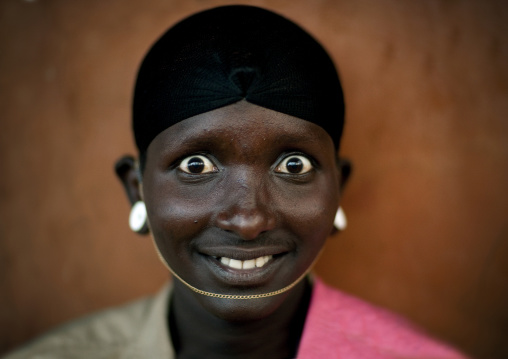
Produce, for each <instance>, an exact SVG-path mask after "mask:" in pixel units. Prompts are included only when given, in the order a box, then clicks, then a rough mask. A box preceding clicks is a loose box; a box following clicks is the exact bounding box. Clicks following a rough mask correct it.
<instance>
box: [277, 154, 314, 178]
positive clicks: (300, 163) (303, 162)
mask: <svg viewBox="0 0 508 359" xmlns="http://www.w3.org/2000/svg"><path fill="white" fill-rule="evenodd" d="M313 168H314V167H313V166H312V164H311V163H310V160H309V159H308V158H307V157H305V156H302V155H289V156H287V157H285V158H284V159H283V160H282V161H281V162H280V163H279V164H278V165H277V167H276V168H275V172H279V173H289V174H298V175H302V174H305V173H308V172H310V171H312V169H313Z"/></svg>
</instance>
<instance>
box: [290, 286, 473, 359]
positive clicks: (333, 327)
mask: <svg viewBox="0 0 508 359" xmlns="http://www.w3.org/2000/svg"><path fill="white" fill-rule="evenodd" d="M298 358H299V359H315V358H320V359H321V358H323V359H325V358H326V359H393V358H401V359H409V358H411V359H464V358H466V356H464V355H463V354H461V353H459V352H457V351H456V350H454V349H452V348H451V347H449V346H447V345H445V344H443V343H440V342H438V341H436V340H435V339H431V338H429V337H428V336H426V335H425V334H423V333H421V332H419V331H418V330H417V329H416V328H414V327H413V326H411V324H409V323H408V322H407V321H406V320H404V319H403V318H401V317H399V316H397V315H395V314H393V313H390V312H388V311H386V310H384V309H381V308H377V307H375V306H373V305H371V304H368V303H367V302H364V301H362V300H360V299H358V298H355V297H352V296H349V295H347V294H344V293H341V292H339V291H338V290H336V289H332V288H330V287H328V286H326V285H325V284H324V283H323V282H321V281H319V280H316V281H315V283H314V290H313V293H312V299H311V303H310V308H309V313H308V314H307V320H306V322H305V327H304V330H303V335H302V339H301V342H300V347H299V349H298Z"/></svg>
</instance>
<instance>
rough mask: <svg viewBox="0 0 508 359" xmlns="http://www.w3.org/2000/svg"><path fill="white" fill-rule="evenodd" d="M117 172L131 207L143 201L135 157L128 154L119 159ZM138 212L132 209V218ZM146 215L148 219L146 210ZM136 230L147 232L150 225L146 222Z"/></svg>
mask: <svg viewBox="0 0 508 359" xmlns="http://www.w3.org/2000/svg"><path fill="white" fill-rule="evenodd" d="M115 172H116V175H117V176H118V179H120V182H121V183H122V185H123V188H124V190H125V193H126V194H127V198H128V200H129V202H130V204H131V207H132V206H134V204H135V203H136V202H139V201H143V193H142V190H141V178H140V174H139V171H138V169H137V166H136V161H135V159H134V157H133V156H129V155H126V156H122V157H121V158H120V159H118V160H117V161H116V162H115ZM137 207H139V206H137ZM143 208H144V207H143ZM137 214H138V213H137V212H135V213H134V212H132V209H131V218H132V216H133V215H134V216H136V215H137ZM144 216H145V221H146V210H145V215H144ZM133 230H134V229H133ZM134 231H136V232H137V233H139V234H147V233H148V225H147V224H146V223H145V224H144V225H143V227H142V228H141V229H139V230H137V229H136V230H134Z"/></svg>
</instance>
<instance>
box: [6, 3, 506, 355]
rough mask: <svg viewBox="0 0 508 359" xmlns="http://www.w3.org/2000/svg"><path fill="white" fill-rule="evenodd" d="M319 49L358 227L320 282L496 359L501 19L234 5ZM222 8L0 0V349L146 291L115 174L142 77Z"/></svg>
mask: <svg viewBox="0 0 508 359" xmlns="http://www.w3.org/2000/svg"><path fill="white" fill-rule="evenodd" d="M238 2H240V3H246V4H256V5H261V6H265V7H268V8H271V9H274V10H276V11H278V12H281V13H283V14H285V15H286V16H288V17H290V18H292V19H294V20H296V21H297V22H298V23H300V24H301V25H303V26H304V27H305V28H307V29H308V30H310V31H311V32H312V33H313V34H314V35H315V36H316V37H317V38H319V39H320V40H321V41H322V42H323V43H324V45H325V47H327V48H328V49H329V51H330V52H331V54H332V56H333V57H334V59H335V60H336V63H337V64H338V66H339V69H340V73H341V76H342V79H343V84H344V90H345V96H346V104H347V126H346V133H345V140H344V146H343V150H344V151H343V152H344V154H345V155H347V156H349V157H350V158H351V159H352V160H353V162H354V164H355V171H354V175H353V177H352V179H351V182H350V184H349V186H348V188H347V189H346V193H345V196H344V208H345V210H346V212H347V214H348V216H349V221H350V227H349V228H348V229H347V231H345V232H344V233H342V234H340V235H337V236H335V237H334V238H332V239H331V240H330V242H329V245H328V250H327V252H326V253H325V255H324V256H323V258H322V260H321V261H320V263H319V265H318V272H319V273H320V274H321V275H322V276H323V277H324V278H325V279H326V280H327V281H328V282H329V283H332V284H334V285H335V286H337V287H340V288H342V289H343V290H347V291H349V292H352V293H354V294H356V295H359V296H362V297H364V298H367V299H368V300H370V301H372V302H374V303H377V304H380V305H383V306H386V307H388V308H391V309H392V310H395V311H398V312H400V313H402V314H404V315H406V316H407V317H409V318H410V319H412V320H413V321H415V322H416V323H418V324H419V325H420V326H422V327H423V328H425V329H426V330H428V331H429V332H430V333H432V334H433V335H436V336H439V337H441V338H443V339H445V340H448V341H450V342H452V343H454V344H455V345H457V346H459V347H461V348H463V349H464V350H467V351H469V352H471V353H473V354H475V355H476V356H478V357H482V358H483V357H484V358H506V357H508V343H507V342H506V337H507V336H508V304H507V303H508V281H507V278H508V260H507V258H508V219H507V214H508V193H507V190H506V186H507V184H508V68H507V64H508V41H507V38H508V37H507V35H508V6H507V5H506V3H505V2H503V1H502V0H499V1H495V0H488V1H487V0H484V1H478V0H476V1H475V0H469V1H468V0H455V1H447V0H418V1H417V0H413V1H401V0H385V1H377V0H355V1H347V0H328V1H327V0H313V1H303V0H301V1H299V0H292V1H289V0H278V1H275V0H272V1H238ZM226 3H231V2H230V1H211V0H193V1H189V0H187V1H184V0H164V1H163V0H146V1H143V2H141V1H134V0H130V1H125V0H124V1H120V0H110V1H100V0H86V1H85V0H82V1H81V0H80V1H64V0H51V1H50V0H32V1H21V0H6V1H2V2H1V3H0V53H1V54H0V95H1V96H0V124H1V130H0V168H1V170H2V175H1V176H0V196H1V197H0V198H1V199H0V323H1V324H0V326H1V328H0V351H5V350H7V349H8V348H11V347H13V346H14V345H18V344H20V343H22V342H24V341H26V340H27V339H29V338H31V337H33V336H34V335H36V334H39V333H41V332H43V331H45V330H47V329H49V328H51V327H53V326H55V325H57V324H58V323H61V322H63V321H66V320H68V319H70V318H73V317H75V316H78V315H82V314H85V313H87V312H90V311H92V310H96V309H99V308H101V307H104V306H109V305H114V304H117V303H120V302H123V301H125V300H128V299H131V298H134V297H137V296H139V295H142V294H144V293H150V292H153V291H155V290H156V289H157V288H158V287H159V286H160V285H161V283H162V282H164V281H165V280H166V278H167V274H166V273H165V270H164V269H163V268H162V266H161V265H160V264H159V262H158V260H157V258H156V256H155V254H154V252H153V249H152V247H151V243H150V241H149V240H148V239H145V238H140V237H137V236H136V235H134V234H132V233H130V232H129V230H128V228H127V216H128V212H129V208H128V205H127V201H126V199H125V198H124V196H123V193H122V190H121V187H120V185H119V184H118V183H116V179H115V178H114V176H113V169H112V168H113V167H112V165H113V162H114V161H115V159H117V158H118V157H119V156H120V155H122V154H124V153H126V152H127V153H128V152H130V153H133V152H134V150H133V145H132V140H131V134H130V128H129V120H130V113H129V109H130V98H131V89H132V85H133V81H134V76H135V72H136V69H137V66H138V63H139V61H140V59H141V58H142V56H143V54H144V52H145V51H146V50H147V48H148V47H149V45H150V44H151V43H152V42H153V41H154V39H155V38H156V37H157V36H159V35H160V34H161V33H162V32H163V31H164V30H165V29H166V28H167V27H168V26H169V25H170V24H172V23H174V22H175V21H177V20H178V19H180V18H182V17H183V16H185V15H187V14H189V13H192V12H194V11H197V10H200V9H203V8H208V7H211V6H214V5H219V4H226Z"/></svg>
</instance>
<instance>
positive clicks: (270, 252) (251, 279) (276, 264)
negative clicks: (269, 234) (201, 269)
mask: <svg viewBox="0 0 508 359" xmlns="http://www.w3.org/2000/svg"><path fill="white" fill-rule="evenodd" d="M205 252H206V253H203V252H201V255H202V256H203V258H204V259H205V262H206V263H208V265H209V268H210V269H211V272H212V273H214V274H215V276H216V278H217V279H219V281H220V282H222V283H224V284H227V285H233V286H237V285H241V286H259V285H262V284H263V283H266V281H268V280H269V279H270V278H272V277H273V276H274V275H275V274H276V273H277V272H279V271H280V268H281V266H283V265H284V263H285V258H286V257H287V254H288V253H289V251H288V249H287V248H280V247H277V248H273V247H270V248H266V247H265V248H256V249H245V248H238V247H227V248H226V247H221V248H217V247H216V248H213V250H211V249H210V250H206V251H205Z"/></svg>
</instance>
